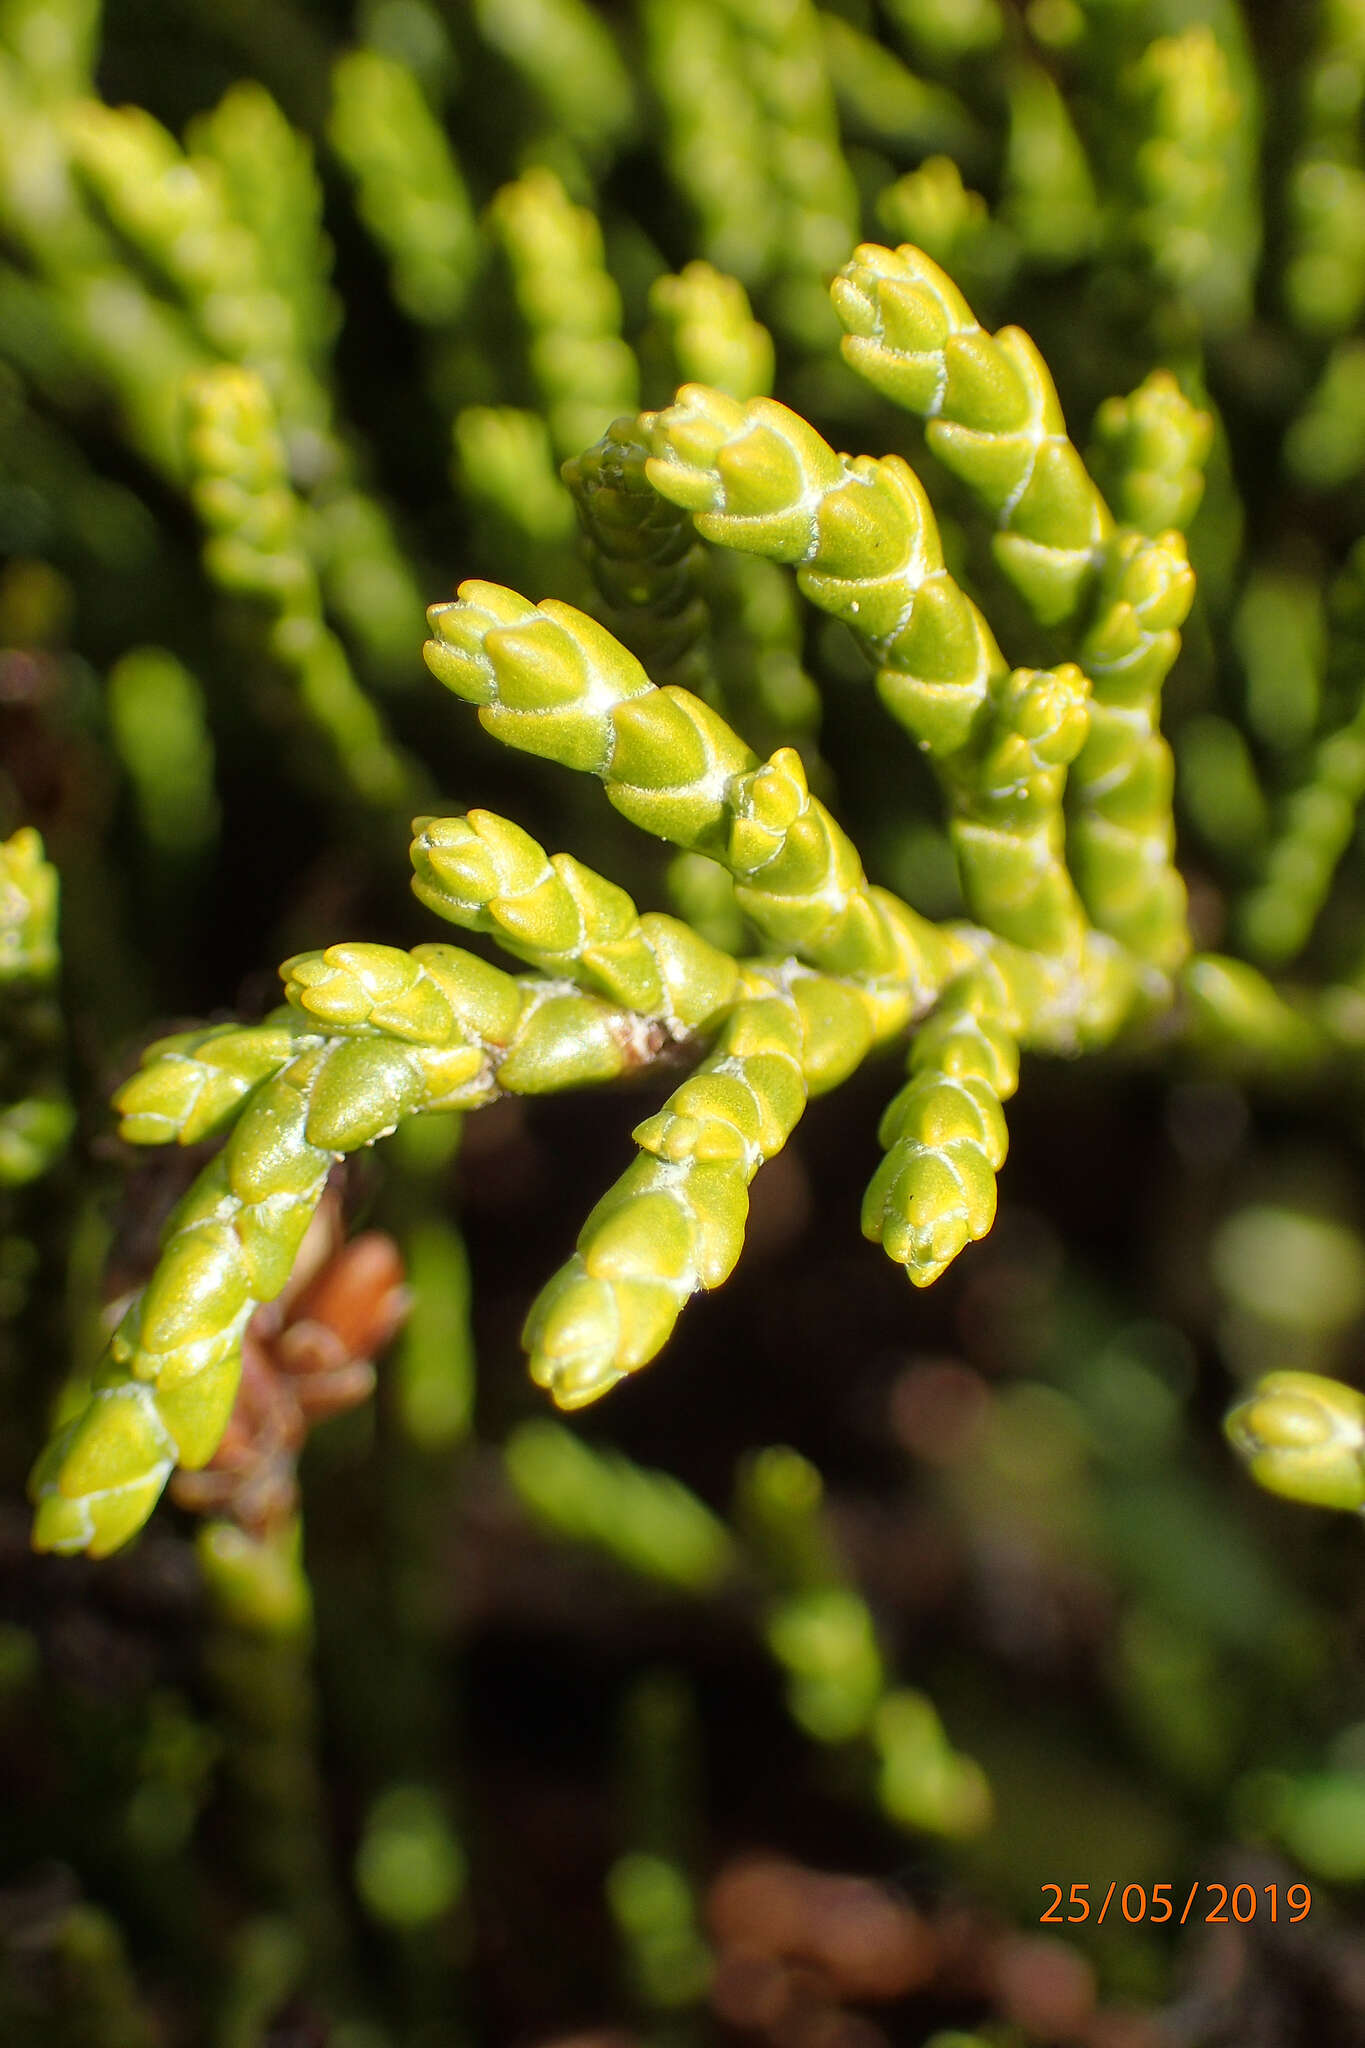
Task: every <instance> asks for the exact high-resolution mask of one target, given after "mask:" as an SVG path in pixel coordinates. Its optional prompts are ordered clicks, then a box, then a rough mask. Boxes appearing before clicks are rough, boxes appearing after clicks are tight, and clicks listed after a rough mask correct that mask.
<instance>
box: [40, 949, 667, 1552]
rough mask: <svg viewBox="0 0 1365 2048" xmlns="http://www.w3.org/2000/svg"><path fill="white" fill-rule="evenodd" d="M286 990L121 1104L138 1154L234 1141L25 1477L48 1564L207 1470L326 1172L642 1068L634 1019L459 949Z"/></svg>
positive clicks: (163, 1046)
mask: <svg viewBox="0 0 1365 2048" xmlns="http://www.w3.org/2000/svg"><path fill="white" fill-rule="evenodd" d="M283 972H284V976H285V981H286V992H287V994H288V996H289V998H290V1005H289V1008H288V1010H287V1011H277V1012H276V1013H275V1016H274V1017H273V1018H272V1019H270V1020H269V1021H268V1022H267V1023H265V1024H263V1025H260V1026H256V1027H246V1028H240V1027H234V1026H227V1027H225V1028H223V1029H222V1030H217V1031H211V1032H209V1033H204V1034H200V1033H188V1034H187V1033H182V1034H179V1035H177V1036H176V1037H174V1038H171V1039H167V1040H163V1041H161V1042H160V1043H159V1044H157V1045H154V1046H152V1047H151V1048H149V1050H148V1053H147V1054H146V1057H145V1061H144V1065H143V1067H142V1068H141V1070H140V1071H139V1072H138V1073H136V1074H135V1075H133V1076H132V1078H131V1079H130V1080H129V1081H128V1082H127V1083H125V1085H124V1087H123V1088H122V1089H121V1090H120V1091H119V1094H118V1096H117V1097H116V1106H117V1107H119V1108H120V1109H121V1110H122V1111H123V1113H124V1117H125V1122H124V1126H123V1131H124V1135H125V1136H127V1137H129V1138H131V1139H133V1140H134V1141H135V1142H139V1143H143V1144H147V1143H153V1144H165V1143H170V1142H179V1143H182V1144H183V1143H191V1142H194V1141H196V1140H198V1139H200V1138H202V1137H205V1136H208V1135H212V1134H215V1133H217V1132H219V1131H221V1130H223V1129H225V1128H227V1127H228V1126H230V1127H231V1128H230V1134H229V1136H228V1138H227V1141H226V1143H225V1145H224V1147H223V1149H222V1151H221V1152H220V1153H219V1154H218V1155H217V1156H216V1157H215V1158H214V1159H213V1160H212V1161H211V1162H210V1164H209V1165H208V1166H207V1167H205V1168H204V1170H203V1172H202V1173H201V1174H200V1175H199V1178H198V1179H197V1180H196V1181H195V1183H194V1185H193V1187H192V1188H191V1190H190V1192H189V1194H188V1195H187V1196H186V1197H185V1199H184V1201H183V1202H182V1203H181V1204H180V1206H179V1208H178V1209H177V1210H176V1212H175V1214H174V1215H173V1216H172V1218H171V1221H170V1224H169V1225H168V1227H167V1232H166V1236H165V1238H164V1241H163V1248H162V1256H161V1261H160V1263H159V1265H158V1267H157V1270H156V1272H155V1274H154V1275H153V1277H152V1280H151V1282H150V1283H149V1285H148V1286H147V1288H146V1289H145V1290H144V1292H143V1293H142V1294H141V1295H140V1296H139V1297H138V1299H137V1300H136V1301H135V1302H134V1304H133V1306H132V1307H131V1308H130V1309H129V1311H128V1313H127V1315H126V1316H125V1317H124V1319H123V1322H122V1323H121V1324H120V1326H119V1328H118V1330H117V1331H116V1332H115V1334H114V1337H113V1339H112V1341H111V1343H110V1347H109V1351H108V1355H107V1357H106V1359H105V1361H104V1363H103V1365H102V1367H101V1369H100V1371H99V1373H98V1375H97V1378H96V1383H95V1388H94V1391H93V1393H92V1395H91V1397H90V1400H89V1403H88V1405H87V1406H86V1407H85V1409H84V1410H83V1412H82V1413H81V1414H80V1415H78V1416H77V1417H76V1418H74V1419H73V1421H72V1422H71V1423H70V1424H69V1425H68V1426H67V1428H66V1429H64V1430H63V1431H62V1432H60V1433H59V1435H58V1436H57V1437H56V1438H54V1440H53V1442H52V1443H51V1444H50V1445H49V1446H48V1449H47V1451H46V1452H45V1453H44V1456H43V1458H42V1460H41V1461H40V1463H39V1466H38V1468H37V1470H36V1472H35V1474H34V1491H35V1495H36V1498H37V1501H38V1516H37V1530H36V1540H37V1541H38V1543H39V1544H40V1545H41V1546H42V1547H43V1548H49V1549H56V1550H77V1549H88V1550H91V1551H92V1552H94V1553H95V1554H97V1555H99V1554H103V1553H104V1552H106V1551H108V1550H111V1549H114V1548H116V1547H117V1546H118V1545H119V1544H120V1543H122V1542H124V1541H125V1540H126V1539H127V1537H128V1536H130V1535H131V1534H132V1533H133V1531H134V1530H135V1529H137V1528H139V1527H140V1526H141V1524H142V1523H143V1522H144V1521H145V1520H146V1517H147V1515H148V1514H149V1513H150V1511H151V1508H152V1507H153V1505H154V1504H155V1502H156V1499H157V1497H158V1496H159V1494H160V1492H161V1490H162V1488H163V1487H164V1485H165V1483H166V1481H167V1479H168V1478H169V1476H170V1473H171V1471H172V1470H173V1468H174V1467H175V1466H176V1465H180V1466H183V1467H187V1468H189V1469H191V1470H193V1469H195V1468H197V1467H199V1466H202V1465H203V1464H204V1463H206V1461H207V1460H208V1459H209V1458H210V1457H211V1456H212V1454H213V1451H214V1449H215V1447H216V1445H217V1444H218V1442H219V1439H220V1438H221V1436H222V1434H223V1430H224V1429H225V1427H226V1425H227V1420H228V1416H229V1414H230V1413H231V1409H232V1403H233V1398H234V1396H235V1394H236V1390H237V1382H238V1378H239V1375H240V1371H241V1345H242V1336H243V1332H244V1331H245V1328H246V1325H247V1322H248V1321H249V1319H250V1317H251V1315H252V1313H253V1311H254V1310H255V1309H256V1308H257V1307H258V1306H259V1305H260V1304H261V1303H262V1302H266V1301H270V1300H273V1299H274V1297H275V1296H276V1295H277V1294H278V1293H279V1291H280V1290H281V1288H282V1287H283V1286H284V1285H285V1282H286V1281H287V1280H288V1278H289V1274H290V1271H291V1269H292V1267H293V1263H294V1259H295V1255H296V1254H297V1252H298V1248H299V1245H300V1244H301V1243H302V1241H303V1236H304V1233H305V1231H306V1230H307V1228H308V1224H309V1222H310V1220H311V1218H312V1216H313V1214H314V1211H315V1210H316V1208H317V1205H318V1203H319V1201H320V1200H321V1198H322V1194H323V1190H324V1189H325V1187H326V1184H327V1175H328V1172H329V1171H330V1169H331V1166H332V1165H333V1163H334V1161H335V1160H336V1159H338V1158H339V1157H341V1156H343V1155H344V1154H346V1153H349V1152H353V1151H356V1150H357V1149H359V1148H360V1147H361V1146H364V1145H369V1144H373V1143H374V1141H375V1140H376V1139H377V1138H380V1137H383V1136H386V1135H387V1134H388V1133H389V1132H391V1131H392V1130H394V1129H395V1128H396V1127H397V1125H398V1124H399V1122H401V1121H402V1120H403V1119H405V1118H407V1117H410V1116H415V1115H420V1114H422V1113H423V1112H430V1111H435V1110H443V1109H468V1108H477V1107H478V1106H479V1105H480V1104H482V1103H484V1102H488V1101H491V1100H493V1099H494V1098H495V1097H496V1096H497V1095H499V1094H504V1093H519V1094H536V1093H543V1092H545V1091H547V1090H551V1089H555V1088H560V1087H573V1086H580V1085H582V1084H583V1083H585V1082H588V1081H594V1080H606V1079H610V1078H613V1077H614V1076H616V1075H619V1074H620V1073H622V1072H624V1071H625V1070H626V1069H627V1068H628V1067H630V1066H631V1065H634V1064H638V1063H640V1062H641V1061H642V1060H643V1058H644V1057H646V1052H647V1047H646V1042H645V1039H644V1034H643V1032H642V1028H641V1023H640V1020H639V1019H638V1018H637V1017H636V1015H635V1014H634V1013H633V1012H628V1011H624V1010H622V1009H620V1008H619V1007H617V1006H614V1005H612V1004H610V1003H608V1002H605V1001H603V1000H602V999H601V998H599V997H595V996H592V995H587V994H581V993H579V992H578V991H577V990H575V989H573V988H572V987H571V986H569V985H568V984H566V983H562V982H553V981H547V980H530V981H525V980H517V979H515V978H514V977H513V976H511V975H509V974H504V973H503V972H502V971H501V970H500V969H498V968H496V967H490V966H488V965H487V964H486V963H485V962H483V961H481V960H477V959H475V958H474V957H473V956H472V955H471V954H468V953H464V952H461V951H460V950H459V949H458V948H456V947H454V946H443V945H431V946H422V947H418V948H416V949H415V950H414V951H413V952H412V953H403V952H400V951H399V950H397V949H396V948H394V947H389V946H369V945H340V946H332V947H329V948H328V949H327V950H326V951H325V952H324V953H318V954H304V955H300V956H299V957H298V958H296V959H294V960H291V961H288V962H286V964H285V968H284V970H283Z"/></svg>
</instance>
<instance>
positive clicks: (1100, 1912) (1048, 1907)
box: [1038, 1878, 1313, 1927]
mask: <svg viewBox="0 0 1365 2048" xmlns="http://www.w3.org/2000/svg"><path fill="white" fill-rule="evenodd" d="M1095 1891H1096V1893H1098V1891H1099V1887H1098V1886H1096V1887H1095ZM1042 1892H1043V1897H1044V1900H1045V1901H1046V1902H1047V1903H1046V1904H1045V1905H1044V1908H1043V1911H1042V1912H1041V1913H1040V1914H1039V1915H1038V1918H1039V1921H1040V1922H1041V1923H1042V1924H1043V1925H1044V1926H1047V1925H1051V1926H1054V1927H1058V1926H1069V1927H1076V1926H1079V1925H1080V1923H1081V1922H1082V1921H1083V1920H1090V1919H1093V1920H1094V1922H1095V1925H1096V1926H1097V1927H1102V1926H1103V1925H1104V1922H1105V1919H1106V1918H1107V1917H1108V1916H1109V1915H1110V1913H1111V1911H1112V1913H1113V1916H1114V1917H1115V1918H1117V1917H1118V1916H1119V1915H1120V1914H1122V1916H1123V1918H1124V1919H1125V1920H1126V1921H1127V1922H1128V1924H1129V1925H1130V1926H1135V1925H1136V1924H1137V1923H1138V1922H1139V1921H1144V1922H1146V1924H1147V1925H1148V1926H1149V1927H1161V1926H1164V1924H1165V1923H1166V1921H1168V1920H1173V1921H1175V1923H1176V1925H1177V1926H1179V1927H1184V1926H1186V1925H1188V1924H1189V1923H1190V1922H1191V1921H1194V1922H1198V1923H1203V1924H1204V1925H1206V1926H1214V1925H1219V1924H1221V1925H1224V1926H1227V1925H1231V1923H1232V1922H1233V1921H1236V1923H1237V1924H1238V1926H1245V1925H1246V1923H1247V1921H1249V1920H1269V1921H1271V1922H1272V1923H1276V1924H1277V1923H1278V1922H1279V1921H1280V1920H1282V1919H1283V1920H1287V1921H1290V1922H1291V1923H1292V1922H1294V1921H1298V1920H1306V1919H1307V1918H1308V1915H1309V1913H1310V1912H1311V1911H1312V1910H1313V1894H1312V1892H1311V1891H1310V1890H1309V1888H1308V1886H1307V1885H1306V1884H1287V1885H1284V1886H1281V1885H1278V1884H1263V1885H1261V1886H1259V1887H1258V1886H1256V1885H1250V1884H1236V1885H1232V1886H1231V1887H1229V1886H1228V1885H1225V1884H1210V1883H1208V1882H1206V1881H1205V1880H1204V1879H1202V1878H1198V1879H1196V1880H1195V1882H1194V1883H1193V1884H1192V1885H1191V1886H1190V1888H1189V1891H1188V1892H1187V1893H1186V1894H1185V1896H1184V1899H1183V1902H1182V1899H1181V1897H1180V1895H1179V1893H1177V1892H1176V1890H1175V1888H1174V1886H1173V1885H1169V1884H1154V1885H1150V1886H1149V1885H1144V1884H1126V1885H1124V1886H1122V1887H1120V1885H1119V1881H1118V1879H1117V1878H1113V1879H1112V1880H1111V1881H1110V1884H1109V1889H1108V1890H1107V1891H1106V1892H1105V1894H1104V1897H1103V1899H1102V1900H1101V1899H1100V1898H1098V1897H1092V1896H1091V1887H1090V1886H1089V1885H1088V1884H1073V1885H1070V1886H1066V1885H1060V1884H1045V1885H1043V1886H1042Z"/></svg>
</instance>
